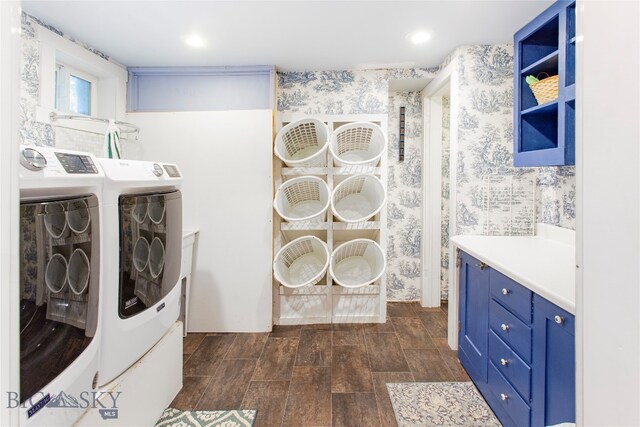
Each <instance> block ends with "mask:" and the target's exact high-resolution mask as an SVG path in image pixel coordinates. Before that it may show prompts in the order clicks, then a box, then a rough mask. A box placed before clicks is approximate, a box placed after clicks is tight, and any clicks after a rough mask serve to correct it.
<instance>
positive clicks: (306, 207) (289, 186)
mask: <svg viewBox="0 0 640 427" xmlns="http://www.w3.org/2000/svg"><path fill="white" fill-rule="evenodd" d="M330 202H331V191H330V190H329V186H328V185H327V183H326V182H324V180H323V179H321V178H318V177H316V176H301V177H298V178H293V179H290V180H288V181H286V182H285V183H284V184H282V185H281V186H280V188H278V191H276V197H275V200H274V201H273V207H274V208H275V210H276V212H278V215H280V216H281V217H282V219H284V220H285V221H290V222H291V221H324V220H325V218H326V213H327V209H329V203H330Z"/></svg>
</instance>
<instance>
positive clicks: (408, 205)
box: [387, 92, 423, 301]
mask: <svg viewBox="0 0 640 427" xmlns="http://www.w3.org/2000/svg"><path fill="white" fill-rule="evenodd" d="M400 107H405V132H404V135H405V138H404V161H402V162H401V161H399V160H398V148H399V140H400V130H399V129H400V117H399V115H400ZM388 123H389V132H388V133H389V147H388V163H387V164H388V177H387V230H388V236H389V238H388V246H387V299H389V300H394V301H395V300H416V299H419V298H420V284H421V276H422V261H421V255H420V252H421V241H422V134H423V129H422V97H421V95H420V92H391V93H389V121H388Z"/></svg>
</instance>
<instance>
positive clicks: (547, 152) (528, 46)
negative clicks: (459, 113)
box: [513, 0, 576, 166]
mask: <svg viewBox="0 0 640 427" xmlns="http://www.w3.org/2000/svg"><path fill="white" fill-rule="evenodd" d="M575 29H576V14H575V2H572V1H564V0H562V1H558V2H556V3H554V4H553V5H551V6H550V7H549V8H548V9H547V10H545V11H544V12H542V13H541V14H540V15H539V16H537V17H536V18H535V19H534V20H533V21H531V22H530V23H529V24H527V25H526V26H525V27H524V28H522V29H521V30H520V31H518V32H517V33H516V34H515V35H514V154H513V163H514V166H560V165H573V164H575V51H576V47H575V43H576V30H575ZM529 75H533V76H535V77H539V78H542V77H544V76H558V98H557V99H555V100H552V101H548V102H545V103H543V104H538V102H537V101H536V99H535V97H534V95H533V92H532V90H531V88H530V87H529V85H528V84H527V82H526V81H525V79H526V77H527V76H529Z"/></svg>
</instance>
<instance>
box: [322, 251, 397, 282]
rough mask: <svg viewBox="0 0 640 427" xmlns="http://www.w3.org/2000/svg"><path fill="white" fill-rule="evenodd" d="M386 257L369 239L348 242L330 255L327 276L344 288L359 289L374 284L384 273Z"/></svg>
mask: <svg viewBox="0 0 640 427" xmlns="http://www.w3.org/2000/svg"><path fill="white" fill-rule="evenodd" d="M385 266H386V257H385V255H384V252H383V251H382V248H381V247H380V245H378V244H377V243H376V242H374V241H373V240H369V239H356V240H350V241H348V242H346V243H343V244H342V245H340V246H338V247H337V248H336V249H335V250H334V251H333V253H332V254H331V263H330V264H329V274H331V277H332V278H333V280H334V282H336V283H337V284H338V285H340V286H343V287H345V288H359V287H361V286H366V285H368V284H370V283H373V282H375V281H376V280H378V279H379V278H380V277H382V274H383V273H384V269H385Z"/></svg>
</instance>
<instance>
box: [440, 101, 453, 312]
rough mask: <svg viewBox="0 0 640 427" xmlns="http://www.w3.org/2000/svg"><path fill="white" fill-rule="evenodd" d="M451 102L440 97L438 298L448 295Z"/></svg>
mask: <svg viewBox="0 0 640 427" xmlns="http://www.w3.org/2000/svg"><path fill="white" fill-rule="evenodd" d="M450 130H451V104H450V100H449V97H446V96H445V97H442V193H441V194H442V208H441V209H442V211H441V217H440V232H441V235H440V239H441V246H442V248H441V251H440V299H442V300H446V299H448V295H449V223H450V221H449V200H450V198H449V184H450V181H449V156H450V153H449V152H450V148H451V147H450V146H451V133H450Z"/></svg>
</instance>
